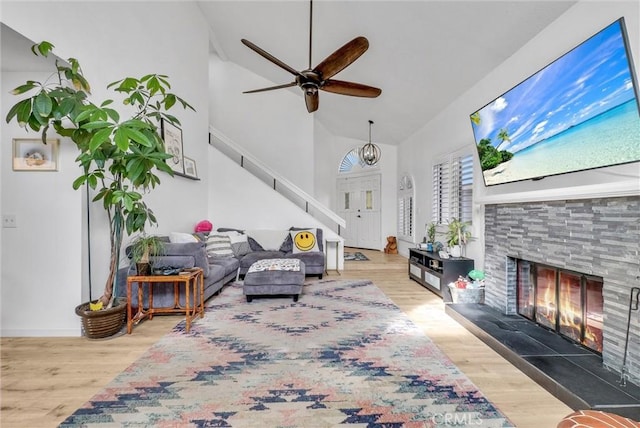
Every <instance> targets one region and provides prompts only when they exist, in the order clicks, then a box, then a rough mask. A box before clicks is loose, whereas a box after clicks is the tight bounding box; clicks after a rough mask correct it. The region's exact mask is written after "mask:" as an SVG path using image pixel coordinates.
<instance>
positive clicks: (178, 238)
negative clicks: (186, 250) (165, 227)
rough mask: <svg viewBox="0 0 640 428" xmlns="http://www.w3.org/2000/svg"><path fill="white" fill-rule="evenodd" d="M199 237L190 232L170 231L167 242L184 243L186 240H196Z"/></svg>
mask: <svg viewBox="0 0 640 428" xmlns="http://www.w3.org/2000/svg"><path fill="white" fill-rule="evenodd" d="M198 241H199V239H198V238H197V237H195V236H193V234H191V233H183V232H171V233H170V234H169V242H172V243H174V244H185V243H187V242H198Z"/></svg>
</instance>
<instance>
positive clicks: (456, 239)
mask: <svg viewBox="0 0 640 428" xmlns="http://www.w3.org/2000/svg"><path fill="white" fill-rule="evenodd" d="M469 226H470V224H469V223H468V222H465V221H461V220H459V219H457V218H452V219H451V220H449V223H448V225H447V245H448V246H449V248H453V247H454V246H456V245H459V246H460V247H464V246H465V245H467V243H468V242H469V240H470V239H471V231H470V230H469Z"/></svg>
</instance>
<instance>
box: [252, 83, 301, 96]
mask: <svg viewBox="0 0 640 428" xmlns="http://www.w3.org/2000/svg"><path fill="white" fill-rule="evenodd" d="M296 85H297V83H296V82H291V83H285V84H284V85H278V86H269V87H268V88H262V89H254V90H252V91H244V92H243V94H253V93H255V92H264V91H273V90H274V89H282V88H290V87H291V86H296Z"/></svg>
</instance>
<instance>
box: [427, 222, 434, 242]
mask: <svg viewBox="0 0 640 428" xmlns="http://www.w3.org/2000/svg"><path fill="white" fill-rule="evenodd" d="M427 242H431V243H432V244H433V243H434V242H436V224H435V223H434V222H431V223H429V224H428V225H427Z"/></svg>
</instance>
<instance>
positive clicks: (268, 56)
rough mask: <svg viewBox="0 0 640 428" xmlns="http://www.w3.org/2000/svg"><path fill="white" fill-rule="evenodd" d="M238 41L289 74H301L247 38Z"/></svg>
mask: <svg viewBox="0 0 640 428" xmlns="http://www.w3.org/2000/svg"><path fill="white" fill-rule="evenodd" d="M240 41H241V42H242V43H243V44H244V45H245V46H246V47H248V48H249V49H251V50H253V51H255V52H257V53H258V54H260V55H261V56H263V57H264V58H266V59H268V60H269V61H271V62H272V63H274V64H275V65H277V66H278V67H280V68H283V69H285V70H287V71H288V72H289V73H291V74H293V75H295V76H302V74H300V72H299V71H298V70H296V69H294V68H293V67H291V66H289V65H287V64H285V63H284V62H282V61H280V60H279V59H278V58H276V57H275V56H273V55H271V54H270V53H269V52H267V51H265V50H264V49H262V48H260V47H258V46H256V45H255V44H253V43H251V42H250V41H249V40H247V39H241V40H240ZM302 77H304V76H302Z"/></svg>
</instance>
